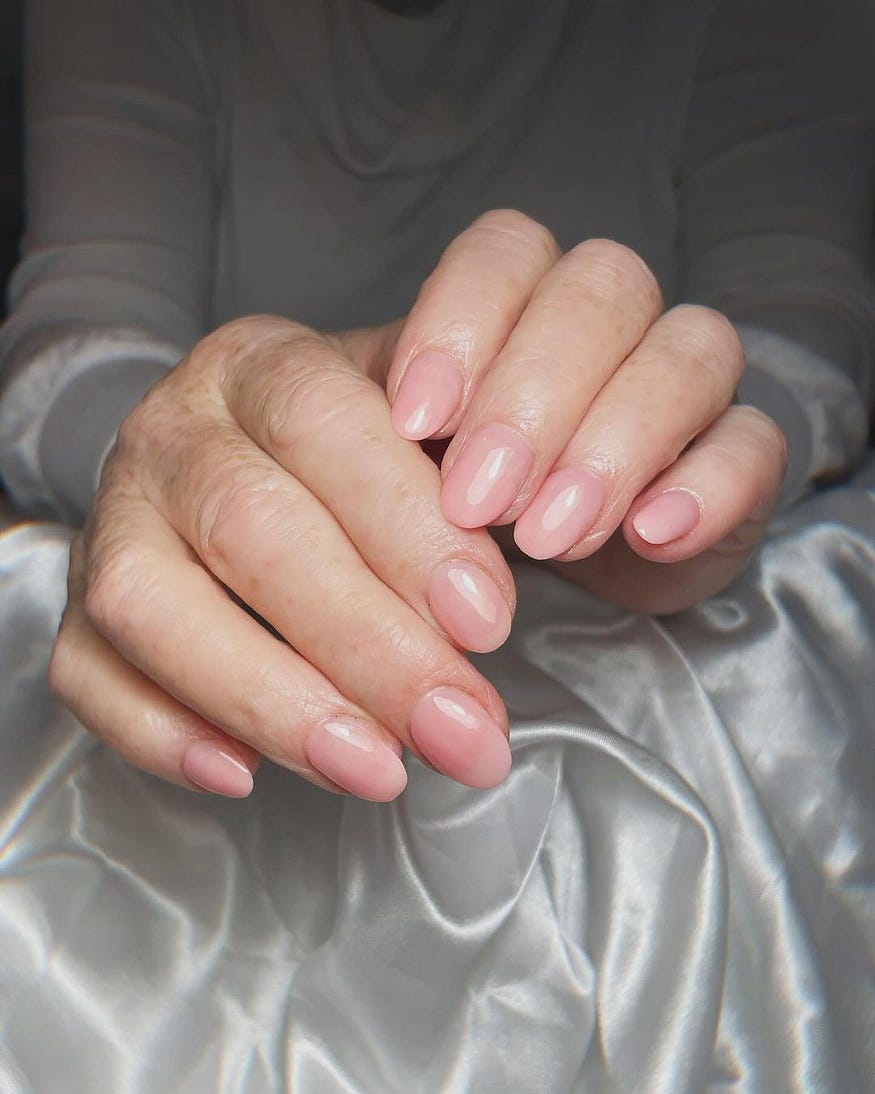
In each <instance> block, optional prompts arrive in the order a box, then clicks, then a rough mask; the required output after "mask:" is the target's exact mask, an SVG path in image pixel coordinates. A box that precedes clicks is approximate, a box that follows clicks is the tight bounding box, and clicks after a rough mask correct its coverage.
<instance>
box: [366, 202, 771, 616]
mask: <svg viewBox="0 0 875 1094" xmlns="http://www.w3.org/2000/svg"><path fill="white" fill-rule="evenodd" d="M743 370H744V354H743V351H742V347H741V343H740V341H739V338H738V335H737V334H736V332H735V330H734V329H733V327H732V325H731V324H730V322H729V321H728V320H727V319H726V318H724V316H722V315H721V314H720V313H718V312H715V311H712V310H710V309H708V308H705V307H699V306H694V305H681V306H678V307H674V308H671V309H670V310H668V311H664V310H663V304H662V298H661V295H660V291H659V286H658V285H657V282H656V279H655V277H654V276H653V274H652V273H651V272H650V270H649V269H648V268H647V266H646V265H645V264H644V262H643V261H642V260H641V259H640V258H639V257H638V256H637V255H636V254H635V253H634V252H633V251H631V250H629V249H628V248H627V247H624V246H623V245H621V244H618V243H612V242H610V241H608V240H589V241H588V242H585V243H581V244H580V245H579V246H577V247H575V248H574V249H573V250H571V251H569V252H568V253H567V254H564V255H562V254H560V251H559V249H558V246H557V244H556V242H555V240H554V239H553V237H552V235H551V234H550V232H549V231H548V230H547V229H546V228H544V227H542V226H541V225H540V224H537V223H536V222H534V221H532V220H530V219H529V218H528V217H526V216H524V215H523V214H521V213H516V212H512V211H507V210H499V211H495V212H491V213H487V214H485V215H484V216H482V217H480V218H479V219H478V220H477V221H476V222H475V223H474V224H473V225H472V226H471V227H470V228H468V229H467V230H466V231H465V232H463V233H462V234H461V235H460V236H459V237H458V238H457V239H456V240H455V241H454V242H453V243H452V244H451V246H450V247H449V248H448V249H447V251H446V252H445V254H444V255H443V257H442V258H441V261H440V262H439V264H438V266H437V268H436V269H435V271H434V273H433V274H432V275H431V277H430V278H429V279H428V280H427V281H426V283H425V284H424V286H423V288H422V290H421V292H420V295H419V298H418V300H417V302H416V305H415V306H414V308H413V309H412V311H411V312H410V315H409V316H408V319H407V321H406V323H405V326H404V329H403V332H402V334H401V336H400V339H399V341H398V344H397V347H396V350H395V354H394V357H393V360H392V365H391V369H390V371H389V375H388V379H387V393H388V395H389V398H390V401H391V402H392V417H393V422H394V424H395V427H396V429H397V430H398V431H399V432H400V433H401V434H402V435H403V436H405V437H408V438H410V439H411V440H417V441H419V440H424V439H425V438H448V437H452V438H453V439H452V441H451V443H450V445H449V447H448V449H447V451H446V453H445V455H444V458H443V463H442V467H441V471H442V476H443V488H442V497H441V501H442V507H443V511H444V514H445V516H446V517H448V518H449V520H451V521H452V522H453V523H455V524H456V525H458V526H460V527H462V528H478V527H483V526H494V525H508V524H511V523H515V528H514V531H513V537H514V540H515V541H516V545H517V547H518V548H519V549H520V550H521V551H522V552H523V553H524V554H526V555H528V556H530V557H531V558H535V559H551V560H555V562H556V563H561V564H562V566H561V569H560V572H563V573H565V574H566V575H567V576H569V577H572V578H573V579H574V580H576V581H578V582H579V583H580V584H582V585H584V586H586V587H587V588H589V589H591V590H592V591H593V592H596V593H598V594H599V595H601V596H603V597H605V598H607V599H609V600H612V601H614V602H617V603H620V604H623V605H625V606H627V607H630V608H632V609H635V610H640V611H648V612H669V611H676V610H679V609H681V608H683V607H686V606H688V605H689V604H692V603H695V602H696V601H697V600H700V599H701V598H702V597H704V596H708V595H710V594H712V593H714V592H717V591H719V589H721V588H722V587H724V586H725V585H726V584H728V583H729V582H730V581H731V580H732V579H733V578H734V577H735V576H736V574H737V573H738V572H739V571H740V570H741V569H742V568H743V566H744V564H745V562H746V561H747V558H748V556H749V555H750V552H751V551H752V550H753V548H754V547H755V546H756V544H757V543H758V541H759V539H760V538H761V536H762V533H763V531H764V530H765V528H766V526H767V524H768V521H769V518H770V516H771V515H772V512H773V511H774V509H775V507H776V505H777V499H778V494H779V490H780V486H781V481H782V478H783V474H784V469H785V463H786V445H785V441H784V436H783V434H782V433H781V431H780V429H779V428H778V427H777V426H776V425H775V423H774V422H773V421H772V420H771V419H770V418H767V417H766V416H765V415H764V414H762V413H760V412H759V411H758V410H755V409H754V408H752V407H745V406H735V405H732V400H733V396H734V394H735V390H736V387H737V385H738V382H739V380H740V378H741V375H742V372H743ZM499 542H501V537H499Z"/></svg>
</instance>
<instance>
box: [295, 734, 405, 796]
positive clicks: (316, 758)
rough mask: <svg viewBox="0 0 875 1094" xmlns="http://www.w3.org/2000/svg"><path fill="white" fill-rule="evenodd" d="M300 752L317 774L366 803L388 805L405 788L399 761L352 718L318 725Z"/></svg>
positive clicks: (380, 738) (377, 738) (376, 735)
mask: <svg viewBox="0 0 875 1094" xmlns="http://www.w3.org/2000/svg"><path fill="white" fill-rule="evenodd" d="M304 751H305V752H306V754H307V759H308V760H309V761H310V763H311V764H312V765H313V767H315V768H316V770H317V771H321V772H322V774H323V775H325V776H327V777H328V778H329V779H331V781H332V782H335V783H337V785H338V786H342V787H343V788H344V790H348V791H349V792H350V793H351V794H356V795H357V796H358V797H360V798H365V799H367V800H368V801H374V802H387V801H391V800H392V799H393V798H397V797H398V795H399V794H400V793H401V791H402V790H403V789H404V787H405V786H406V785H407V772H406V771H405V770H404V764H403V763H402V762H401V760H400V759H399V757H398V756H397V755H396V754H395V753H394V752H393V751H392V749H391V748H390V747H389V746H388V744H386V742H385V741H384V740H383V739H382V737H380V736H379V734H377V733H376V732H375V731H374V730H372V729H371V728H370V727H369V726H366V725H365V724H364V723H362V722H357V721H356V720H355V719H353V718H332V719H330V720H329V721H326V722H322V723H321V725H318V726H317V727H316V728H315V729H314V730H313V732H312V733H311V734H310V736H309V737H308V738H307V742H306V745H305V746H304Z"/></svg>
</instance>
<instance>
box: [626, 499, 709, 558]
mask: <svg viewBox="0 0 875 1094" xmlns="http://www.w3.org/2000/svg"><path fill="white" fill-rule="evenodd" d="M701 512H702V511H701V509H700V508H699V501H698V499H697V498H696V496H695V495H694V494H691V493H690V492H689V490H666V492H665V493H664V494H660V495H659V496H658V497H655V498H653V500H652V501H649V502H648V503H647V504H646V505H645V506H644V508H643V509H639V510H638V512H637V513H636V514H635V516H634V518H633V519H632V527H633V528H634V529H635V531H636V532H637V533H638V535H639V536H641V538H642V539H645V540H647V542H648V543H652V544H654V545H655V546H659V545H660V544H663V543H671V542H672V540H675V539H680V538H681V536H686V535H689V533H690V532H692V530H693V529H694V528H695V527H696V525H697V524H698V523H699V517H700V516H701Z"/></svg>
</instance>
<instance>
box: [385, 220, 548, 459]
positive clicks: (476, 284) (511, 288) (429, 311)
mask: <svg viewBox="0 0 875 1094" xmlns="http://www.w3.org/2000/svg"><path fill="white" fill-rule="evenodd" d="M559 254H560V251H559V247H558V245H557V243H556V241H555V239H554V238H553V236H552V235H551V233H550V232H549V231H548V230H547V229H546V228H545V227H544V226H543V225H541V224H538V223H537V222H536V221H534V220H532V219H531V218H529V217H527V216H525V215H524V214H523V213H518V212H516V211H515V210H513V209H496V210H492V211H491V212H488V213H485V214H484V215H483V216H481V217H478V219H477V220H476V221H475V222H474V223H473V224H472V225H471V227H470V228H468V229H467V230H466V231H464V232H462V234H461V235H460V236H458V237H457V238H456V239H455V240H454V241H453V243H451V244H450V246H449V247H448V248H447V250H446V251H445V252H444V254H443V256H442V257H441V260H440V262H439V263H438V265H437V267H436V269H435V271H434V272H433V273H432V275H431V276H430V277H429V279H428V280H427V281H426V282H425V284H424V285H423V287H422V290H421V291H420V294H419V297H418V299H417V301H416V304H415V305H414V307H413V308H412V310H411V312H410V315H409V316H408V318H407V322H406V323H405V326H404V330H403V332H402V334H401V337H400V339H399V342H398V345H397V347H396V351H395V354H394V359H393V364H392V368H391V371H390V373H389V377H388V383H387V392H388V394H389V397H390V399H391V401H392V421H393V423H394V426H395V428H396V430H397V431H398V433H399V434H400V435H401V436H402V437H407V438H409V439H410V440H417V441H418V440H424V439H425V438H426V437H435V436H437V437H444V436H448V435H450V434H451V433H453V432H454V431H455V427H456V425H457V424H458V422H459V421H460V420H461V415H462V411H463V410H464V408H465V406H466V405H467V403H468V402H469V401H470V399H471V396H472V394H473V393H474V391H475V390H476V388H477V386H478V384H479V382H480V378H481V376H482V374H483V372H484V370H485V369H486V367H487V366H488V365H489V364H491V362H492V360H493V359H494V357H495V356H496V354H497V353H498V352H499V350H500V349H501V347H502V346H503V345H504V343H505V342H506V341H507V337H508V335H509V334H510V332H511V331H512V330H513V328H514V326H515V325H516V323H517V320H518V319H519V317H520V315H522V313H523V309H524V308H525V306H526V304H527V303H528V301H529V298H530V297H531V295H532V292H533V291H534V289H535V287H536V286H537V284H538V282H539V281H540V280H541V278H542V277H543V276H544V275H545V274H546V273H547V271H548V270H549V269H550V268H551V267H552V266H553V265H554V263H555V262H556V261H557V259H558V258H559Z"/></svg>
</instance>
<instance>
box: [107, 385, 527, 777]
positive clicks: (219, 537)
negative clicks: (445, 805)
mask: <svg viewBox="0 0 875 1094" xmlns="http://www.w3.org/2000/svg"><path fill="white" fill-rule="evenodd" d="M144 405H146V404H144ZM129 422H130V419H129ZM177 425H179V423H178V421H177ZM203 429H204V427H203V425H202V423H201V427H200V431H198V430H196V429H194V428H192V429H186V428H184V427H183V428H176V429H174V431H173V433H172V434H164V435H163V436H162V443H161V444H160V445H157V446H155V445H154V444H153V445H152V452H151V462H150V463H149V464H148V468H147V465H146V463H145V460H144V459H143V458H139V459H138V458H137V457H136V455H135V453H136V450H137V448H139V447H140V446H141V445H142V444H143V443H144V441H143V438H142V437H140V439H137V438H138V437H139V434H138V432H137V430H134V431H132V430H131V428H130V426H129V427H128V428H127V429H123V430H122V434H121V435H120V445H121V448H120V449H119V453H120V457H122V458H123V459H124V460H125V462H126V463H127V464H128V465H130V466H140V468H141V474H145V475H146V477H147V478H148V487H147V489H148V490H149V491H150V495H151V500H152V501H153V504H154V505H155V506H156V508H158V509H159V511H161V512H163V513H164V514H165V515H166V517H167V519H168V520H169V523H170V524H171V525H172V526H173V527H174V528H175V529H176V530H177V532H178V533H179V534H180V535H181V536H182V537H183V539H184V540H185V541H186V542H187V543H189V544H190V545H191V546H192V548H193V549H194V551H195V552H196V554H197V555H198V557H199V558H200V559H201V561H202V562H203V564H204V565H205V567H206V568H207V570H208V571H209V572H210V573H212V574H214V575H215V576H216V577H217V578H218V579H219V580H220V581H221V582H223V583H224V584H225V585H227V586H228V587H229V588H231V589H233V591H234V592H235V593H236V594H237V595H238V596H239V597H240V598H241V599H242V600H243V601H244V602H245V603H246V604H248V605H249V606H250V607H252V608H254V609H255V611H256V612H258V614H259V615H261V616H262V617H263V618H264V619H265V620H267V621H268V622H269V623H270V624H271V626H273V627H274V628H275V629H276V630H277V631H278V632H279V633H280V634H281V635H282V636H283V637H284V638H285V639H286V640H287V641H288V642H289V643H290V644H291V645H292V646H293V647H294V648H295V649H296V650H297V651H298V652H299V653H300V654H301V656H302V657H303V658H304V659H305V660H306V661H308V662H310V664H312V665H314V666H315V667H316V668H318V669H319V671H320V672H321V673H323V675H325V676H326V677H327V678H328V679H329V680H331V682H332V683H333V684H334V686H335V687H336V688H337V690H338V691H339V692H340V693H341V694H342V695H344V696H346V698H347V699H349V700H350V701H351V702H352V703H353V704H355V705H356V706H357V707H358V708H360V709H361V710H365V711H367V712H368V713H369V714H370V715H371V716H372V717H373V718H374V719H375V720H376V721H377V722H378V723H379V724H381V725H383V726H385V727H386V728H387V729H388V730H389V731H390V732H391V733H392V734H393V736H395V737H397V738H398V739H399V740H401V741H403V742H404V743H405V744H407V745H408V746H409V747H411V748H413V749H414V750H416V751H417V753H418V754H419V755H422V756H424V757H426V758H427V759H428V760H429V761H430V762H431V763H432V764H434V766H436V767H437V768H438V769H439V770H441V771H443V772H444V773H445V774H447V775H449V776H451V777H452V778H455V779H457V780H459V781H460V782H464V783H466V784H468V785H472V786H493V785H496V784H497V783H498V782H501V781H502V780H503V779H504V778H505V777H506V775H507V772H508V770H509V767H510V752H509V749H508V744H507V715H506V713H505V711H504V707H503V705H502V703H501V700H500V699H499V697H498V695H497V693H496V692H495V690H494V688H492V687H491V685H489V684H488V683H487V681H486V680H485V679H484V678H483V677H482V676H481V675H480V674H479V673H478V672H477V671H476V670H475V669H474V667H473V665H471V663H470V662H469V661H468V660H467V659H466V658H465V657H463V656H462V654H461V653H460V652H459V651H458V650H457V649H455V648H454V647H453V646H451V645H450V644H449V643H448V642H447V641H446V640H445V639H444V638H442V637H441V636H440V635H439V634H438V633H437V632H436V631H435V630H434V629H433V628H432V627H430V626H429V625H428V624H427V623H426V622H425V621H424V620H423V619H421V618H420V617H419V616H418V615H417V614H416V613H415V612H414V611H413V610H412V609H411V608H410V607H409V606H408V605H407V604H405V603H404V602H403V601H402V600H401V599H400V598H399V597H398V596H397V595H396V594H395V593H394V592H393V591H392V590H391V589H389V588H387V586H386V585H385V584H384V583H383V582H382V581H381V580H380V579H379V578H378V577H377V576H376V575H374V573H372V571H371V570H370V569H369V568H368V567H367V565H366V564H365V563H364V561H363V560H362V558H361V556H360V555H359V554H358V552H357V550H356V548H355V546H354V545H353V544H352V543H351V542H350V540H349V539H348V538H347V537H346V535H345V534H344V533H343V530H342V529H341V528H340V527H339V526H338V524H337V522H336V521H335V520H334V518H333V517H332V515H331V514H330V513H329V512H328V510H327V509H326V508H325V507H324V506H323V505H322V504H321V503H320V502H319V501H318V500H317V499H316V498H314V497H313V495H312V494H311V493H310V492H309V491H308V490H307V489H306V487H304V486H303V484H301V483H300V482H298V481H297V480H296V479H294V478H293V477H292V476H290V475H288V474H286V473H285V472H284V471H283V470H282V469H281V468H280V467H279V466H278V465H277V464H276V463H275V462H274V461H273V460H272V459H270V458H269V457H268V456H267V455H266V454H265V453H264V452H262V451H261V449H259V448H257V447H256V446H255V445H254V444H253V443H252V441H251V440H250V439H249V438H248V437H246V436H245V435H244V434H243V433H242V432H241V431H240V430H239V429H238V428H237V426H236V424H234V423H228V424H226V425H225V426H224V427H222V426H220V425H219V424H218V423H213V424H212V426H211V427H210V429H209V431H208V435H207V437H206V439H205V438H204V436H203ZM145 435H146V436H149V431H148V430H147V431H146V434H145Z"/></svg>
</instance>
